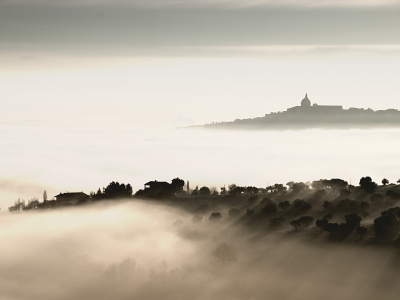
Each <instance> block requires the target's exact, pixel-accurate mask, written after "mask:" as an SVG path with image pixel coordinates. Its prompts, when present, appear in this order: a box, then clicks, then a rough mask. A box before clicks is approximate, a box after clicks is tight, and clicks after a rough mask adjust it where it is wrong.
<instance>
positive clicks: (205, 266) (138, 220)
mask: <svg viewBox="0 0 400 300" xmlns="http://www.w3.org/2000/svg"><path fill="white" fill-rule="evenodd" d="M221 212H222V215H223V218H222V220H221V221H220V222H217V223H215V222H210V221H208V220H207V216H205V218H204V219H203V222H201V223H200V224H193V223H192V221H191V218H192V214H191V213H188V212H184V211H182V210H179V209H176V208H171V207H168V206H166V205H161V204H160V203H157V202H151V201H150V202H145V201H139V200H135V201H134V202H123V201H121V202H118V203H117V204H115V203H113V204H109V203H107V202H105V203H100V204H96V205H91V206H87V207H81V208H74V209H64V210H57V211H46V212H29V213H21V214H18V215H11V214H9V215H3V216H2V218H0V225H1V228H2V231H1V232H0V239H1V241H2V245H3V246H2V247H1V249H0V256H1V257H2V260H1V262H0V270H1V271H0V276H1V280H0V295H1V297H2V299H33V300H34V299H55V298H56V299H111V298H113V299H132V298H142V299H188V298H190V299H217V298H218V299H249V298H251V299H265V298H266V297H268V298H273V299H321V298H323V299H338V298H340V299H354V297H356V298H363V299H377V298H378V297H379V298H384V299H395V298H397V295H398V292H399V288H398V281H399V277H398V274H397V271H396V270H397V267H396V266H398V263H399V260H398V258H399V257H398V253H397V251H395V250H393V249H378V248H368V247H363V248H361V247H358V246H357V244H353V243H350V244H347V245H346V246H343V245H341V246H339V245H337V244H334V243H333V244H330V243H326V242H321V243H320V244H318V243H313V244H310V243H309V242H307V241H306V240H307V239H305V234H306V233H298V232H297V231H296V233H294V230H281V231H275V232H274V231H268V230H267V229H263V228H259V229H258V230H257V231H258V232H255V233H254V232H253V233H252V234H249V233H247V232H246V231H245V230H244V229H242V228H240V227H239V226H238V225H235V221H234V220H232V219H230V218H228V217H227V212H226V211H221ZM178 219H179V220H181V221H182V223H181V222H176V220H178ZM174 222H175V225H174ZM179 223H181V224H180V225H179ZM221 243H226V244H228V245H229V246H230V247H233V248H234V249H235V251H236V253H237V258H238V260H237V261H236V262H233V261H232V262H226V263H224V262H223V261H222V260H221V259H220V258H218V257H216V256H213V250H215V248H216V247H217V246H218V245H220V244H221Z"/></svg>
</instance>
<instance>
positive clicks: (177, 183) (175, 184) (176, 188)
mask: <svg viewBox="0 0 400 300" xmlns="http://www.w3.org/2000/svg"><path fill="white" fill-rule="evenodd" d="M184 185H185V181H184V180H182V179H180V178H178V177H176V178H174V179H172V180H171V188H172V190H173V192H174V193H179V192H180V191H182V190H183V187H184Z"/></svg>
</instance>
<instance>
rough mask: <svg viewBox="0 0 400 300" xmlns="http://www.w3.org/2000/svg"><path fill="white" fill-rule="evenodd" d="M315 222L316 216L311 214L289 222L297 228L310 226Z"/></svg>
mask: <svg viewBox="0 0 400 300" xmlns="http://www.w3.org/2000/svg"><path fill="white" fill-rule="evenodd" d="M313 223H314V218H313V217H310V216H302V217H300V218H298V219H296V220H292V221H290V222H289V224H290V225H292V226H293V227H294V228H295V229H296V230H297V228H298V227H300V226H304V227H308V226H310V225H312V224H313Z"/></svg>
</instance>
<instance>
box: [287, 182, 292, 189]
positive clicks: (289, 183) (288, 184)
mask: <svg viewBox="0 0 400 300" xmlns="http://www.w3.org/2000/svg"><path fill="white" fill-rule="evenodd" d="M293 184H294V181H289V182H288V183H286V185H287V186H288V187H289V188H290V189H291V188H292V186H293Z"/></svg>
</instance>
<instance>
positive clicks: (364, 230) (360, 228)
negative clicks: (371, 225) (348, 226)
mask: <svg viewBox="0 0 400 300" xmlns="http://www.w3.org/2000/svg"><path fill="white" fill-rule="evenodd" d="M356 232H357V233H358V234H359V235H360V237H361V238H362V237H363V235H364V234H366V233H367V228H365V227H364V226H358V227H357V229H356Z"/></svg>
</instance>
